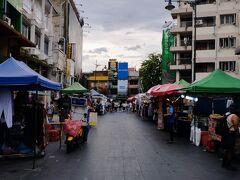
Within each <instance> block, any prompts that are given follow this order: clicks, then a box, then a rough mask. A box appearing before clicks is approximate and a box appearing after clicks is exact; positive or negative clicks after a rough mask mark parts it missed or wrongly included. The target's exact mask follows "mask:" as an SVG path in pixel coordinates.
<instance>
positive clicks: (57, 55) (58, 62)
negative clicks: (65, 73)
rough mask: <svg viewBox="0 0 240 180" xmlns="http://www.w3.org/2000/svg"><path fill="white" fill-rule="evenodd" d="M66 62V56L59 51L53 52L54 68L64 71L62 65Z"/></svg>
mask: <svg viewBox="0 0 240 180" xmlns="http://www.w3.org/2000/svg"><path fill="white" fill-rule="evenodd" d="M65 62H66V55H65V54H64V52H63V51H61V50H60V49H55V50H53V65H54V67H56V68H58V69H60V70H64V64H65Z"/></svg>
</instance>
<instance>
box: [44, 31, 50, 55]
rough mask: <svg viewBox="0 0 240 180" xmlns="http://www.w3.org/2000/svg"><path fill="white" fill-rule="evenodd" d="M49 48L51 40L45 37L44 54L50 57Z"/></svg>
mask: <svg viewBox="0 0 240 180" xmlns="http://www.w3.org/2000/svg"><path fill="white" fill-rule="evenodd" d="M48 48H49V39H48V37H47V36H46V35H45V37H44V53H45V54H46V55H48Z"/></svg>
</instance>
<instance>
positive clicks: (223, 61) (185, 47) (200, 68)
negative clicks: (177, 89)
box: [170, 0, 240, 82]
mask: <svg viewBox="0 0 240 180" xmlns="http://www.w3.org/2000/svg"><path fill="white" fill-rule="evenodd" d="M196 8H197V14H196V17H197V20H196V62H195V66H194V67H195V68H194V73H195V77H196V80H199V79H202V78H204V77H206V76H207V75H208V74H209V73H211V72H212V71H214V70H215V69H221V70H223V71H226V72H229V74H231V75H233V76H237V77H240V69H239V57H238V56H236V55H235V49H236V47H237V46H239V43H240V42H239V40H240V1H238V0H201V1H199V4H198V5H197V7H196ZM171 15H172V17H173V19H175V20H176V21H177V26H175V27H173V28H172V30H171V32H172V33H173V34H174V35H175V45H174V46H173V47H171V51H172V52H173V53H174V54H175V63H176V64H175V65H171V66H170V69H171V70H174V71H176V81H179V80H180V79H185V80H187V81H189V82H191V80H192V60H193V51H194V38H193V37H194V23H193V22H194V21H193V18H194V17H195V15H194V11H193V8H192V7H191V6H190V5H189V4H187V3H183V2H181V3H179V7H178V8H176V9H173V10H172V11H171Z"/></svg>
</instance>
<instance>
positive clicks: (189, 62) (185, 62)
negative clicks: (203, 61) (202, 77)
mask: <svg viewBox="0 0 240 180" xmlns="http://www.w3.org/2000/svg"><path fill="white" fill-rule="evenodd" d="M178 61H179V64H180V65H181V64H191V62H192V59H191V58H180V59H178Z"/></svg>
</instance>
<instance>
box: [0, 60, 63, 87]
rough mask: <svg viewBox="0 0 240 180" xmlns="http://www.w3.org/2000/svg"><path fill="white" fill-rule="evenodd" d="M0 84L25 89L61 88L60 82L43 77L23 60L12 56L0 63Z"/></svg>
mask: <svg viewBox="0 0 240 180" xmlns="http://www.w3.org/2000/svg"><path fill="white" fill-rule="evenodd" d="M0 86H1V87H3V86H5V87H9V88H11V89H20V88H21V89H22V88H24V89H27V90H36V89H38V90H60V89H61V88H62V85H61V84H60V83H57V82H54V81H51V80H49V79H47V78H45V77H43V76H42V75H40V74H38V73H37V72H35V71H34V70H32V69H31V68H30V67H28V66H27V65H26V64H25V63H24V62H22V61H17V60H15V59H14V58H13V57H11V58H9V59H7V60H6V61H4V62H3V63H2V64H0Z"/></svg>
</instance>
